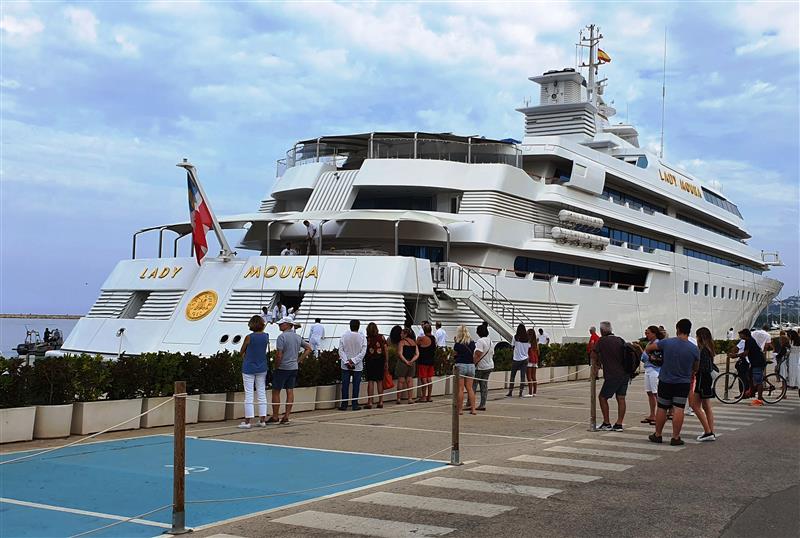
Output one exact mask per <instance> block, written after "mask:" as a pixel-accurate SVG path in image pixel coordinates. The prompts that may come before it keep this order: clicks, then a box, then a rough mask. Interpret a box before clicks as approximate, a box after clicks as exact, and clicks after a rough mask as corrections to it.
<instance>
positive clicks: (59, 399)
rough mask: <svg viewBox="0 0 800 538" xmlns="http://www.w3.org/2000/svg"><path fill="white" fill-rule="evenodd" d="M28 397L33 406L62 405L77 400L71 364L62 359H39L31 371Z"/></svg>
mask: <svg viewBox="0 0 800 538" xmlns="http://www.w3.org/2000/svg"><path fill="white" fill-rule="evenodd" d="M28 395H29V397H30V403H31V404H33V405H62V404H67V403H70V402H72V401H74V400H75V379H74V377H73V375H72V371H71V368H70V362H69V361H68V360H65V359H64V358H62V357H43V358H41V359H37V360H36V361H35V362H34V363H33V366H32V368H31V371H30V380H29V383H28Z"/></svg>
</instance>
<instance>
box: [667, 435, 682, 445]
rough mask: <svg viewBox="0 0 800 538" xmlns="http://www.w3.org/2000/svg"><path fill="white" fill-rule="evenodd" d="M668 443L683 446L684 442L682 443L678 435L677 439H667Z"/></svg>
mask: <svg viewBox="0 0 800 538" xmlns="http://www.w3.org/2000/svg"><path fill="white" fill-rule="evenodd" d="M669 444H670V446H683V445H685V444H686V443H684V442H683V439H681V438H680V437H678V438H677V439H675V438H674V437H673V438H672V439H670V440H669Z"/></svg>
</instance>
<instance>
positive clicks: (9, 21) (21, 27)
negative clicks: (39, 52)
mask: <svg viewBox="0 0 800 538" xmlns="http://www.w3.org/2000/svg"><path fill="white" fill-rule="evenodd" d="M0 29H2V30H3V31H4V32H7V33H8V34H10V35H11V36H13V37H17V38H20V39H22V40H26V39H28V38H30V37H32V36H34V35H36V34H38V33H40V32H41V31H42V30H44V24H43V23H42V21H40V20H39V19H37V18H36V17H30V18H26V19H23V18H17V17H14V16H12V15H3V18H2V19H0Z"/></svg>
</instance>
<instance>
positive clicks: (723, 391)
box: [714, 372, 744, 404]
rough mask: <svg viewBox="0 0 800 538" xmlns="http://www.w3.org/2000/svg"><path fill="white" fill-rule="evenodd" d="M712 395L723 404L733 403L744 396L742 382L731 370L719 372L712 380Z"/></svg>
mask: <svg viewBox="0 0 800 538" xmlns="http://www.w3.org/2000/svg"><path fill="white" fill-rule="evenodd" d="M714 396H716V397H717V400H719V401H720V402H722V403H724V404H735V403H737V402H739V401H740V400H741V399H742V397H743V396H744V383H742V380H741V379H739V376H738V375H736V374H734V373H733V372H728V373H724V374H719V375H718V376H717V378H716V379H715V380H714Z"/></svg>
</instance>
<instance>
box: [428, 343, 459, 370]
mask: <svg viewBox="0 0 800 538" xmlns="http://www.w3.org/2000/svg"><path fill="white" fill-rule="evenodd" d="M455 357H456V354H455V352H454V351H453V350H452V349H451V348H449V347H437V348H436V354H435V355H434V357H433V373H434V374H435V375H450V374H452V373H453V364H455V360H456V359H455Z"/></svg>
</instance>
